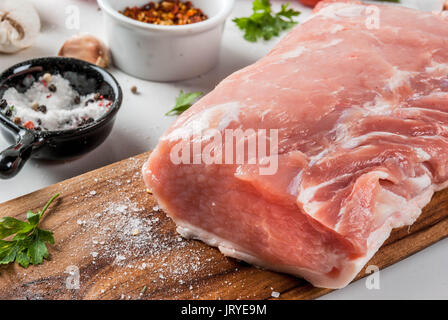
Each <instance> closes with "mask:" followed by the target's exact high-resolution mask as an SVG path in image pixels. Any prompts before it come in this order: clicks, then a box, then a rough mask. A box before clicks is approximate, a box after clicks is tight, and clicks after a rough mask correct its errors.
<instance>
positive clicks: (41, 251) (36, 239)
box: [0, 194, 59, 268]
mask: <svg viewBox="0 0 448 320" xmlns="http://www.w3.org/2000/svg"><path fill="white" fill-rule="evenodd" d="M57 197H59V194H56V195H54V196H53V197H52V198H51V199H50V200H49V201H48V202H47V204H46V205H45V206H44V208H43V209H42V210H41V211H39V212H37V213H34V212H32V211H31V210H30V211H28V212H27V215H26V219H27V222H26V221H21V220H18V219H16V218H12V217H4V218H2V219H0V239H3V240H0V264H9V263H12V262H14V261H16V262H17V263H18V264H19V265H21V266H22V267H24V268H28V266H29V265H30V264H41V263H42V262H43V259H44V258H45V259H48V256H49V255H48V249H47V246H46V243H51V244H54V238H53V232H51V231H48V230H42V229H40V228H39V227H38V226H39V222H40V220H41V219H42V216H43V215H44V213H45V211H47V209H48V207H49V206H50V205H51V203H52V202H53V201H54V200H55V199H56V198H57ZM13 235H14V236H13ZM10 236H13V237H12V239H11V240H4V239H5V238H8V237H10Z"/></svg>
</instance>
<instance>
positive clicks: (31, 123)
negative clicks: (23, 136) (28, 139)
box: [23, 121, 34, 130]
mask: <svg viewBox="0 0 448 320" xmlns="http://www.w3.org/2000/svg"><path fill="white" fill-rule="evenodd" d="M23 126H24V127H25V128H27V129H30V130H34V123H33V121H27V122H25V123H24V124H23Z"/></svg>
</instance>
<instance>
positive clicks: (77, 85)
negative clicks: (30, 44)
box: [0, 57, 122, 179]
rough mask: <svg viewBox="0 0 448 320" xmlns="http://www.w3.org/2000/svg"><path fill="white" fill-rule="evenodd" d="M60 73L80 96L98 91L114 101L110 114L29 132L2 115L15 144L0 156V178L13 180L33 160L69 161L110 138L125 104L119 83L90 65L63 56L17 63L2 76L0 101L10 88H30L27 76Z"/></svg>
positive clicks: (4, 130) (1, 124)
mask: <svg viewBox="0 0 448 320" xmlns="http://www.w3.org/2000/svg"><path fill="white" fill-rule="evenodd" d="M47 72H48V73H51V74H60V75H61V76H63V77H64V78H65V79H67V80H69V82H70V84H71V85H72V87H73V88H74V89H75V90H76V91H78V93H79V94H80V95H86V94H89V93H97V92H99V93H100V94H101V95H103V96H104V97H105V98H107V99H109V100H111V101H113V103H112V105H111V106H110V109H109V111H108V112H107V113H106V114H105V115H104V116H102V117H101V118H99V119H97V120H96V121H94V122H91V123H89V124H86V125H85V126H82V127H79V128H76V129H70V130H62V131H35V130H28V129H26V128H24V127H23V126H20V125H17V124H15V123H14V122H13V121H12V120H11V119H9V118H8V117H6V116H5V115H4V114H3V113H1V112H0V127H1V132H2V134H3V135H4V136H5V137H6V139H7V140H8V141H10V142H11V143H12V144H13V145H12V146H11V147H9V148H8V149H6V150H4V151H3V152H1V153H0V178H2V179H8V178H12V177H14V176H15V175H16V174H17V173H18V172H19V171H20V169H21V168H22V167H23V165H24V164H25V162H26V161H27V160H28V159H29V158H30V157H32V158H36V159H46V160H68V159H74V158H77V157H79V156H81V155H83V154H85V153H87V152H89V151H92V150H93V149H95V148H96V147H98V146H99V145H100V144H101V143H102V142H104V140H105V139H106V138H107V136H108V135H109V133H110V131H111V130H112V126H113V124H114V122H115V116H116V114H117V112H118V110H119V109H120V106H121V102H122V91H121V88H120V85H119V84H118V82H117V80H115V78H114V77H113V76H112V75H111V74H110V73H109V72H107V71H106V70H104V69H102V68H100V67H98V66H96V65H93V64H91V63H88V62H85V61H82V60H78V59H73V58H62V57H48V58H38V59H32V60H28V61H24V62H22V63H19V64H16V65H14V66H12V67H11V68H9V69H7V70H6V71H4V72H3V73H2V74H1V75H0V99H1V98H2V97H3V95H4V93H5V91H6V90H7V89H8V88H11V87H15V88H16V89H17V90H18V91H19V92H24V91H25V90H26V89H27V85H28V86H29V84H27V83H28V82H27V81H24V79H25V77H27V76H28V75H30V74H31V75H33V76H34V77H35V78H36V79H37V78H38V77H40V76H42V75H43V74H44V73H47Z"/></svg>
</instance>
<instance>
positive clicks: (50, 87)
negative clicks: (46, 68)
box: [48, 84, 57, 92]
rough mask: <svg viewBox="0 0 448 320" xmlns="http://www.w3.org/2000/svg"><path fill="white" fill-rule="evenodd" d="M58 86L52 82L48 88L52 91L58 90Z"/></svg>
mask: <svg viewBox="0 0 448 320" xmlns="http://www.w3.org/2000/svg"><path fill="white" fill-rule="evenodd" d="M56 89H57V88H56V86H55V85H54V84H50V85H49V86H48V90H50V91H51V92H56Z"/></svg>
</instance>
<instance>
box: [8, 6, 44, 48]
mask: <svg viewBox="0 0 448 320" xmlns="http://www.w3.org/2000/svg"><path fill="white" fill-rule="evenodd" d="M39 33H40V18H39V14H38V13H37V11H36V9H35V8H34V6H33V5H32V4H31V3H30V2H29V1H28V0H1V1H0V52H5V53H14V52H17V51H19V50H22V49H24V48H27V47H29V46H31V45H32V44H33V43H34V41H35V40H36V39H37V37H38V36H39Z"/></svg>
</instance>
